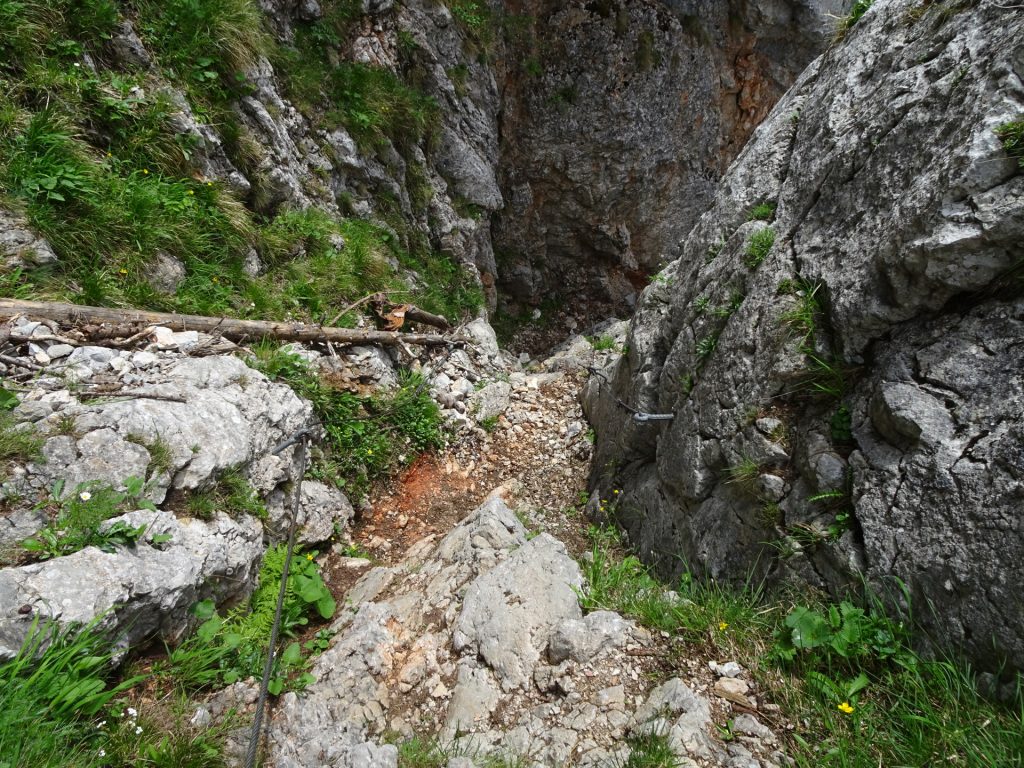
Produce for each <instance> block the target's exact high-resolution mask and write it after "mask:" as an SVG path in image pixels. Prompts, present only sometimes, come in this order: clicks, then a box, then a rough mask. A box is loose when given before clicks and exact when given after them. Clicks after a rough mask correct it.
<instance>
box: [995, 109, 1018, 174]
mask: <svg viewBox="0 0 1024 768" xmlns="http://www.w3.org/2000/svg"><path fill="white" fill-rule="evenodd" d="M996 136H998V137H999V139H1000V141H1002V142H1003V149H1005V150H1006V154H1008V155H1009V156H1010V157H1015V158H1017V165H1018V166H1019V167H1020V168H1024V120H1015V121H1013V122H1009V123H1003V124H1002V125H999V126H997V127H996Z"/></svg>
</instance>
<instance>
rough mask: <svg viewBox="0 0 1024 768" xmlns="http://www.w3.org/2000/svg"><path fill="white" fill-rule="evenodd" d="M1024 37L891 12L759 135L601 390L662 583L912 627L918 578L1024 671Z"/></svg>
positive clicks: (976, 18)
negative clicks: (1021, 163)
mask: <svg viewBox="0 0 1024 768" xmlns="http://www.w3.org/2000/svg"><path fill="white" fill-rule="evenodd" d="M1022 25H1024V21H1022V19H1021V17H1020V15H1019V14H1017V13H1015V12H1012V11H1008V10H1006V9H1001V8H999V7H997V6H992V5H986V4H978V5H972V6H966V5H964V6H958V12H957V14H956V15H955V16H952V17H949V16H948V15H947V14H944V13H942V12H941V11H940V10H938V9H937V8H931V7H929V6H920V5H915V4H914V3H913V2H909V1H908V0H893V1H892V2H886V3H876V4H875V5H874V6H873V7H872V8H871V9H870V10H869V11H868V13H867V14H865V16H864V17H863V18H862V19H861V20H860V21H859V22H858V23H857V25H856V26H855V27H853V28H852V29H851V30H850V31H849V32H848V33H847V35H846V39H845V40H844V41H843V42H842V43H840V44H838V45H836V46H835V47H833V48H832V49H830V50H829V51H828V52H827V53H826V54H825V55H824V56H822V57H821V58H820V59H818V60H817V61H816V62H814V63H813V64H812V65H811V66H810V67H809V68H808V69H807V71H806V72H805V73H804V74H803V75H802V76H801V77H800V79H799V81H798V82H797V83H796V85H795V86H794V87H793V88H792V89H791V90H790V92H789V93H788V94H787V95H786V96H785V97H784V98H783V100H782V101H781V102H780V103H779V104H778V105H777V107H776V108H775V110H774V112H773V113H772V115H771V116H770V118H769V119H768V120H767V121H766V122H765V123H764V124H763V125H762V126H761V127H760V128H758V130H757V131H756V132H755V134H754V137H753V139H752V141H751V143H750V144H749V145H748V146H747V147H746V148H745V149H744V151H743V152H742V154H741V155H740V157H739V158H738V160H737V161H736V163H735V164H734V165H733V166H732V168H731V169H730V170H729V172H728V173H727V175H726V177H725V178H724V180H723V182H722V185H721V187H720V188H719V191H718V193H717V197H716V200H715V204H714V207H713V208H712V209H711V210H710V211H709V212H708V213H706V214H705V215H704V216H703V217H702V218H701V219H700V221H699V223H698V224H697V225H696V227H695V228H694V229H693V231H692V232H691V233H690V234H689V236H688V237H687V238H686V239H685V241H684V242H683V244H682V251H681V257H680V258H679V260H678V261H676V262H675V263H673V264H672V265H670V266H669V267H668V268H667V269H666V270H665V271H664V272H663V273H662V275H660V276H659V278H658V279H656V280H655V282H654V283H652V285H650V286H649V287H648V288H647V289H646V291H645V293H644V295H643V300H642V302H641V304H640V307H639V309H638V312H637V314H636V317H635V318H634V320H633V323H632V326H631V329H630V335H629V340H628V354H627V355H625V356H624V357H623V358H622V359H620V360H619V361H618V362H617V363H616V364H614V365H612V366H610V367H609V369H608V370H607V374H608V376H609V377H610V381H606V380H604V379H602V378H600V377H594V378H593V379H592V381H591V383H590V385H589V390H588V397H587V406H588V413H589V416H590V418H591V420H592V422H593V423H594V425H595V427H596V429H597V433H598V443H597V453H596V458H595V462H594V467H595V469H594V475H593V482H594V484H595V485H597V486H599V487H600V488H610V487H615V488H619V489H621V490H622V495H621V502H620V503H619V505H618V510H617V513H618V514H617V517H618V518H619V519H620V520H622V521H623V522H624V523H625V524H626V526H627V528H628V529H629V531H630V533H631V536H632V539H633V542H634V543H635V545H636V546H637V547H638V548H639V549H640V550H641V552H642V553H643V555H644V556H645V557H647V558H648V559H649V560H651V561H654V562H658V563H660V564H661V565H662V566H663V567H664V568H665V569H666V570H670V569H672V568H673V567H678V566H676V565H674V564H675V563H678V562H679V558H680V556H681V557H682V558H683V559H684V560H686V561H688V562H689V564H690V565H691V566H695V567H699V568H701V569H703V570H705V571H707V572H709V573H711V574H712V575H714V576H717V577H731V578H736V579H740V578H743V577H744V576H745V575H746V574H747V573H748V572H749V569H750V568H751V567H753V566H754V564H755V563H757V564H759V566H760V567H761V568H764V567H770V568H771V569H773V570H776V571H781V572H785V571H788V572H790V573H794V574H796V575H798V576H800V577H802V578H804V579H806V580H808V581H811V582H812V583H815V584H818V585H820V586H824V587H827V588H829V589H832V590H834V591H840V590H842V589H843V588H844V587H845V586H847V585H849V584H856V583H857V580H858V578H859V576H860V574H863V575H865V576H867V578H868V580H869V582H870V583H871V584H872V585H874V587H875V588H876V589H878V590H880V591H882V592H883V593H885V594H887V595H890V596H889V597H888V599H889V601H890V603H891V604H893V605H894V607H895V606H896V605H897V604H898V603H899V602H900V601H899V599H898V598H896V597H892V595H895V594H896V592H897V591H898V590H895V589H893V588H892V586H893V585H892V582H891V579H892V577H898V578H899V579H901V580H902V581H903V582H904V583H905V584H906V585H907V588H908V591H909V596H910V598H911V600H912V602H913V608H914V617H915V619H917V620H919V621H921V623H922V624H924V625H925V627H926V629H927V633H928V634H929V635H930V636H931V637H934V638H937V639H938V641H939V642H940V643H941V644H942V645H944V646H945V647H947V648H956V649H961V650H963V651H965V652H966V653H967V654H968V655H969V656H971V657H973V658H974V659H975V660H976V661H977V662H979V663H980V664H982V665H984V666H987V667H992V668H997V667H1000V665H1002V664H1004V663H1008V664H1009V665H1010V666H1011V667H1016V668H1018V669H1019V668H1021V667H1024V603H1022V601H1021V597H1020V595H1021V593H1020V590H1019V589H1018V587H1017V585H1019V584H1020V583H1021V581H1022V580H1024V565H1022V564H1024V550H1022V547H1021V542H1022V541H1024V537H1022V532H1024V529H1022V527H1021V526H1022V522H1021V521H1022V518H1021V516H1020V514H1019V510H1020V508H1021V501H1022V498H1024V468H1022V465H1021V460H1020V445H1021V436H1022V431H1024V421H1022V414H1024V391H1022V388H1021V385H1020V376H1019V371H1020V370H1021V366H1022V364H1024V358H1022V348H1021V344H1020V340H1021V338H1024V336H1022V333H1024V325H1022V321H1024V301H1022V299H1021V298H1020V284H1019V280H1018V279H1015V278H1006V277H1005V276H1006V275H1007V274H1009V273H1010V272H1011V270H1013V269H1014V268H1015V266H1019V264H1020V263H1021V259H1022V258H1024V246H1022V243H1024V176H1022V175H1021V174H1020V172H1019V167H1018V165H1017V162H1016V159H1014V158H1012V157H1009V156H1007V154H1006V152H1005V151H1004V150H1003V148H1002V146H1001V143H1000V141H999V139H998V138H997V136H996V134H995V132H994V129H995V128H996V126H998V125H1000V124H1002V123H1005V122H1007V121H1010V120H1015V119H1017V120H1019V119H1020V118H1021V115H1022V114H1024V85H1022V77H1024V64H1022V62H1024V42H1022V41H1024V26H1022ZM951 104H955V105H956V106H955V108H952V107H950V106H949V105H951ZM760 203H777V205H778V208H777V211H776V212H775V214H774V221H773V222H772V223H771V224H770V225H768V224H765V223H764V222H746V219H747V218H748V215H749V214H750V212H751V211H752V209H753V208H754V206H755V205H757V204H760ZM767 226H770V227H771V228H772V229H773V230H774V232H775V242H774V247H772V248H771V249H770V251H769V252H768V253H767V255H766V257H765V258H764V260H763V262H761V263H759V264H758V263H757V262H756V260H755V259H752V258H751V257H750V256H749V255H748V253H749V248H750V243H751V239H752V238H753V237H754V236H755V234H756V233H757V232H758V231H761V230H764V229H765V228H766V227H767ZM812 355H813V357H812ZM829 392H831V396H830V395H829ZM837 395H839V397H837ZM616 399H621V400H622V401H624V402H625V403H628V404H629V405H630V406H632V407H634V408H636V409H638V410H641V411H647V412H657V413H669V414H672V415H673V416H674V419H673V420H672V421H671V422H670V423H664V422H661V423H645V424H638V423H636V422H635V420H633V419H632V418H631V416H630V414H629V412H628V411H627V410H626V409H624V408H622V407H621V405H620V404H619V403H617V402H616ZM750 467H755V469H756V471H755V472H754V473H753V477H750V482H738V480H739V479H740V474H739V473H740V470H737V469H736V468H743V469H742V472H743V473H744V474H745V475H747V476H749V475H750V469H749V468H750ZM730 468H732V469H730ZM823 493H824V494H827V496H826V497H824V498H823V497H822V496H821V494H823ZM771 542H774V543H771ZM780 551H781V554H782V556H783V557H782V558H780V557H779V554H780ZM904 607H905V606H904Z"/></svg>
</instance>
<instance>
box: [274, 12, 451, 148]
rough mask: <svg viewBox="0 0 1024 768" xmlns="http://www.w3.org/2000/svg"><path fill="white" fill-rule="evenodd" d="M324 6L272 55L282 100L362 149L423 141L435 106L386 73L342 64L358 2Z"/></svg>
mask: <svg viewBox="0 0 1024 768" xmlns="http://www.w3.org/2000/svg"><path fill="white" fill-rule="evenodd" d="M323 5H324V11H325V13H324V17H323V18H322V19H320V20H318V21H315V22H311V23H298V24H296V32H295V44H294V45H293V46H278V47H277V49H276V50H275V52H274V54H273V55H274V61H275V64H276V68H277V70H278V71H279V72H281V73H282V74H283V76H284V84H285V90H286V92H287V95H288V96H290V97H291V98H292V99H293V100H294V101H295V102H296V103H297V104H298V105H299V106H300V107H301V108H302V110H303V112H304V113H305V114H307V115H311V116H313V117H314V118H315V119H316V121H317V122H318V123H319V124H320V126H321V127H323V128H328V129H329V128H332V127H337V126H343V127H344V128H346V129H347V130H348V131H349V133H351V134H352V136H353V138H354V139H355V140H356V141H357V142H359V143H360V144H361V145H362V146H364V147H367V148H372V147H374V146H377V145H380V144H382V143H384V142H385V141H391V142H393V143H394V144H395V145H396V146H398V147H399V148H400V149H403V150H405V149H408V148H409V147H411V146H412V145H415V144H418V143H420V142H421V141H424V140H426V139H427V138H428V137H429V135H430V133H431V131H432V130H433V128H434V127H435V125H436V123H437V118H438V105H437V103H436V102H435V101H434V100H433V99H432V98H430V97H428V96H426V95H425V94H423V93H422V92H421V91H419V90H418V89H417V88H415V87H413V86H412V85H410V84H408V83H407V82H405V81H404V80H403V79H402V78H400V77H398V76H397V75H395V74H394V73H393V72H391V71H390V70H387V69H381V68H378V67H370V66H367V65H365V64H360V63H356V62H349V61H344V60H341V59H340V54H341V53H342V49H343V47H344V43H345V42H346V39H347V38H348V36H349V35H350V31H351V28H352V25H353V23H354V22H355V21H357V20H358V19H359V18H360V15H361V13H360V10H359V3H358V2H351V1H350V0H341V1H340V2H329V3H324V4H323Z"/></svg>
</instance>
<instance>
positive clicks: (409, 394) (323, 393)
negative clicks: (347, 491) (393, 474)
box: [255, 345, 444, 493]
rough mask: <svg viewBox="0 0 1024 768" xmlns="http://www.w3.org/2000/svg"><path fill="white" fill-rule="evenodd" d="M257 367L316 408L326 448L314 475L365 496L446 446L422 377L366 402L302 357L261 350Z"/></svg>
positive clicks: (408, 378)
mask: <svg viewBox="0 0 1024 768" xmlns="http://www.w3.org/2000/svg"><path fill="white" fill-rule="evenodd" d="M255 351H256V353H257V357H258V360H257V362H256V367H257V368H259V369H260V370H262V371H263V372H264V373H265V374H266V375H267V376H270V377H271V378H276V379H280V380H282V381H285V382H287V383H288V384H289V385H290V386H291V387H292V388H293V389H295V390H296V391H297V392H298V393H299V394H301V395H302V396H303V397H305V398H306V399H308V400H309V401H310V402H312V404H313V408H314V410H315V411H316V414H317V416H318V417H319V419H320V421H321V423H322V424H323V427H324V432H325V435H326V438H327V440H326V446H324V449H323V453H322V455H321V456H320V457H319V459H318V461H317V463H316V466H315V467H314V470H313V473H314V474H316V475H318V476H320V477H324V478H325V479H328V480H331V481H332V482H335V483H336V484H339V485H345V486H347V487H349V488H351V489H352V490H353V491H355V492H356V493H361V492H362V491H363V490H365V488H366V487H367V485H368V484H369V483H370V481H372V480H373V479H376V478H378V477H382V476H384V475H386V474H387V473H388V472H390V471H391V470H393V469H394V468H395V467H396V466H398V465H399V464H401V463H403V462H408V461H411V460H412V459H413V458H414V457H415V456H416V455H418V454H419V453H422V452H424V451H428V450H433V449H435V448H439V447H440V446H441V445H443V443H444V433H443V432H442V429H441V412H440V409H439V408H438V406H437V404H436V403H435V402H434V401H433V399H432V398H431V397H430V393H429V391H428V388H427V385H426V382H425V381H424V379H423V378H422V377H421V376H419V375H417V374H405V373H403V374H402V375H401V377H400V386H399V388H398V389H397V390H396V391H395V392H393V393H391V394H383V395H377V396H371V397H360V396H358V395H355V394H353V393H351V392H346V391H343V390H340V389H336V388H335V387H332V386H331V385H330V384H329V383H326V382H324V381H323V380H321V379H320V377H319V376H318V375H317V374H316V372H315V371H314V370H312V369H311V368H310V367H309V366H308V364H307V363H306V362H305V361H304V360H303V359H302V358H300V357H299V356H298V355H295V354H292V353H289V352H287V351H284V350H282V349H280V348H276V347H272V346H267V345H263V346H258V347H256V349H255Z"/></svg>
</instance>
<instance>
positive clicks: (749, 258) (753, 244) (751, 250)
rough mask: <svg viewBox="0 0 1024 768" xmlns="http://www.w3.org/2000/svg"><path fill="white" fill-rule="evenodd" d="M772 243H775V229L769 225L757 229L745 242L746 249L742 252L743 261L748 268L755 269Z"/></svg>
mask: <svg viewBox="0 0 1024 768" xmlns="http://www.w3.org/2000/svg"><path fill="white" fill-rule="evenodd" d="M773 245H775V230H774V229H772V228H771V227H765V228H764V229H761V230H758V231H757V232H755V233H754V234H753V235H752V236H751V238H750V241H749V242H748V243H747V250H746V251H744V254H743V263H744V264H746V265H747V267H749V268H750V269H756V268H757V267H758V266H759V265H760V264H761V262H762V261H764V260H765V257H766V256H768V252H769V251H771V249H772V246H773Z"/></svg>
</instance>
